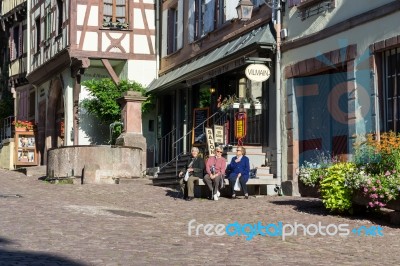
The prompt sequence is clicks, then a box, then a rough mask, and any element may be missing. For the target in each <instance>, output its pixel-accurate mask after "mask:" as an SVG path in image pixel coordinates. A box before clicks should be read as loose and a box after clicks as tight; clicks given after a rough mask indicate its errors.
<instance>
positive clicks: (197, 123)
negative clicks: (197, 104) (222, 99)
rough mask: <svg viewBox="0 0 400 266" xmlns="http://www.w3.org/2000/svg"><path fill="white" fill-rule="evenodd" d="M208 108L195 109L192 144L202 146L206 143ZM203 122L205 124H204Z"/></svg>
mask: <svg viewBox="0 0 400 266" xmlns="http://www.w3.org/2000/svg"><path fill="white" fill-rule="evenodd" d="M208 112H209V109H208V108H195V109H194V110H193V127H192V145H193V146H200V145H205V144H206V141H207V139H206V132H205V130H204V128H205V127H207V126H208V121H207V122H205V123H203V122H204V121H206V120H207V119H208ZM202 123H203V124H202Z"/></svg>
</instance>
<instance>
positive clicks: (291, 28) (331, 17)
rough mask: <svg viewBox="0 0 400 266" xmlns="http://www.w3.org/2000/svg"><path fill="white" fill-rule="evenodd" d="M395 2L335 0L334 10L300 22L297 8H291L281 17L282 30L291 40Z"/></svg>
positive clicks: (393, 0)
mask: <svg viewBox="0 0 400 266" xmlns="http://www.w3.org/2000/svg"><path fill="white" fill-rule="evenodd" d="M395 1H396V0H379V1H377V0H362V1H359V0H358V1H355V0H336V7H335V8H334V9H332V10H330V11H327V12H325V13H322V14H318V15H314V16H311V17H309V18H306V19H305V20H301V18H300V17H298V13H297V12H298V9H297V7H292V8H290V9H287V11H286V12H287V15H285V16H283V28H288V38H287V40H292V39H296V38H299V37H304V36H306V35H310V34H312V33H315V32H318V31H320V30H322V29H324V28H326V27H329V26H332V25H335V24H337V23H338V22H341V21H343V20H346V19H348V18H351V17H353V16H355V15H358V14H361V13H364V12H366V11H368V10H371V9H374V8H376V7H379V6H382V5H384V4H387V3H390V2H395Z"/></svg>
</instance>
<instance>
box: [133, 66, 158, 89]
mask: <svg viewBox="0 0 400 266" xmlns="http://www.w3.org/2000/svg"><path fill="white" fill-rule="evenodd" d="M156 75H157V70H156V61H155V60H154V61H146V60H129V61H128V76H127V79H128V80H134V81H136V82H139V83H140V84H142V85H143V86H144V87H147V85H149V84H150V82H151V81H152V80H153V79H155V78H156Z"/></svg>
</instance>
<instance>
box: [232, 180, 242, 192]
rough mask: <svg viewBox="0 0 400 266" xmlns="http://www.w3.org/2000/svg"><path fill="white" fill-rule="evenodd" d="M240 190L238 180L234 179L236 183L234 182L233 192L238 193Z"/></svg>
mask: <svg viewBox="0 0 400 266" xmlns="http://www.w3.org/2000/svg"><path fill="white" fill-rule="evenodd" d="M240 189H241V185H240V182H239V178H236V182H235V186H234V187H233V190H235V191H240Z"/></svg>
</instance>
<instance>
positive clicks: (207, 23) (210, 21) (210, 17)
mask: <svg viewBox="0 0 400 266" xmlns="http://www.w3.org/2000/svg"><path fill="white" fill-rule="evenodd" d="M205 7H206V11H205V13H204V18H203V19H204V33H208V32H211V31H213V30H214V15H215V0H206V1H205Z"/></svg>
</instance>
